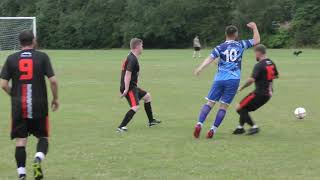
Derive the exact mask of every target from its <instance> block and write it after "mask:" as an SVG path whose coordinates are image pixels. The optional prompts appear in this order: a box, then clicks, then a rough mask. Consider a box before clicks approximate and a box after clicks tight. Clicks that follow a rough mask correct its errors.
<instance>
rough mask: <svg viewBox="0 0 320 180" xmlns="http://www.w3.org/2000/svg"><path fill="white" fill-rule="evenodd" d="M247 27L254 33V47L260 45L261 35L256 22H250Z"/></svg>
mask: <svg viewBox="0 0 320 180" xmlns="http://www.w3.org/2000/svg"><path fill="white" fill-rule="evenodd" d="M247 26H248V27H249V28H250V29H252V31H253V40H254V45H257V44H260V33H259V30H258V27H257V25H256V23H255V22H250V23H248V24H247Z"/></svg>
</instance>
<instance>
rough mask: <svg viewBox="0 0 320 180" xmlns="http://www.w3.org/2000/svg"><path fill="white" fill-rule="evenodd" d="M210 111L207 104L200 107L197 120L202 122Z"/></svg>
mask: <svg viewBox="0 0 320 180" xmlns="http://www.w3.org/2000/svg"><path fill="white" fill-rule="evenodd" d="M210 111H211V107H210V106H209V105H207V104H205V105H203V106H202V109H201V111H200V115H199V121H198V122H199V123H201V124H203V123H204V121H205V120H206V118H207V116H208V114H209V112H210Z"/></svg>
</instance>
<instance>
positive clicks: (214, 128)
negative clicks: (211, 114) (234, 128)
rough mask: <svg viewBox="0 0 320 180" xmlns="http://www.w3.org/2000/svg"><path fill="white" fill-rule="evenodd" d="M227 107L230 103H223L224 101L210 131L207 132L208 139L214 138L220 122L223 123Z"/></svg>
mask: <svg viewBox="0 0 320 180" xmlns="http://www.w3.org/2000/svg"><path fill="white" fill-rule="evenodd" d="M227 109H228V105H227V104H223V103H222V104H221V105H220V109H219V110H218V112H217V115H216V119H215V121H214V123H213V125H212V127H211V129H210V130H209V132H208V134H207V138H208V139H211V138H213V136H214V134H215V133H216V131H217V129H218V127H219V126H220V124H221V123H222V121H223V119H224V117H225V115H226V112H227Z"/></svg>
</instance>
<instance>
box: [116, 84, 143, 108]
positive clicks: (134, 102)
mask: <svg viewBox="0 0 320 180" xmlns="http://www.w3.org/2000/svg"><path fill="white" fill-rule="evenodd" d="M121 93H123V90H122V91H121ZM146 94H147V92H146V91H145V90H143V89H141V88H138V87H134V88H132V89H130V90H129V92H128V94H127V95H126V99H127V101H128V103H129V105H130V107H134V106H138V105H139V101H140V100H141V99H142V98H143V97H144V96H145V95H146Z"/></svg>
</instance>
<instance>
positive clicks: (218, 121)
mask: <svg viewBox="0 0 320 180" xmlns="http://www.w3.org/2000/svg"><path fill="white" fill-rule="evenodd" d="M225 115H226V110H224V109H219V111H218V112H217V116H216V119H215V121H214V123H213V126H212V128H211V129H212V130H213V131H214V132H216V130H217V129H218V127H219V126H220V124H221V123H222V121H223V119H224V116H225Z"/></svg>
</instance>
